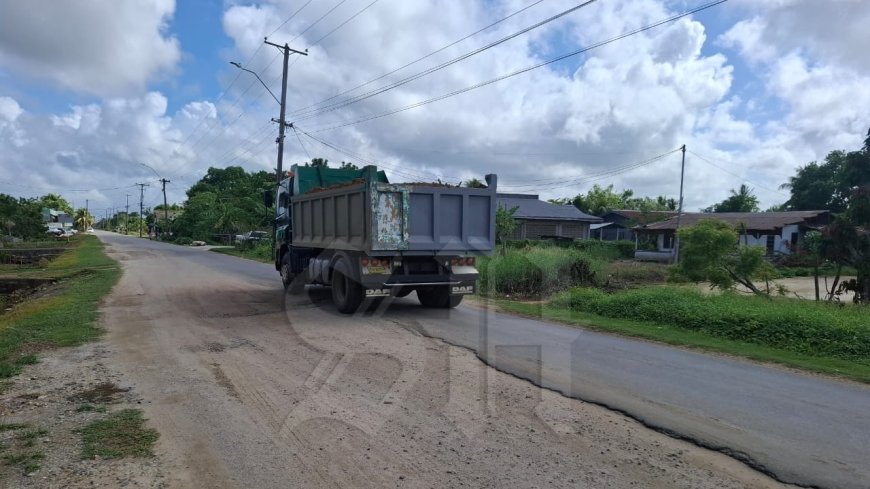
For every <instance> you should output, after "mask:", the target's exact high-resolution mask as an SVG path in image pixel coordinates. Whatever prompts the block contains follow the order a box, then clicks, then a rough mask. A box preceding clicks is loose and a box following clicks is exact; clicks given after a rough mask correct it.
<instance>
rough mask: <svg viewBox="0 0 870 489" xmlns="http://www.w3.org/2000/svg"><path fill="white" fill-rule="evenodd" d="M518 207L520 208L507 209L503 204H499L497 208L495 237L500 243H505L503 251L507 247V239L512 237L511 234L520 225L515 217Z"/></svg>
mask: <svg viewBox="0 0 870 489" xmlns="http://www.w3.org/2000/svg"><path fill="white" fill-rule="evenodd" d="M517 209H519V207H512V208H510V209H506V208H504V207H502V206H498V207H497V208H496V210H495V239H496V241H498V242H499V243H502V244H504V248H503V249H502V253H504V250H505V249H507V240H509V239H510V237H511V234H513V232H514V230H515V229H516V228H517V226H519V222H517V220H516V219H515V218H514V214H516V212H517Z"/></svg>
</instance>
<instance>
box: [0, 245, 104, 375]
mask: <svg viewBox="0 0 870 489" xmlns="http://www.w3.org/2000/svg"><path fill="white" fill-rule="evenodd" d="M73 242H74V243H75V246H74V247H73V248H71V249H70V250H67V251H65V252H64V253H63V254H61V255H60V256H58V257H57V258H56V259H55V260H53V261H52V262H50V263H49V264H48V265H47V266H46V268H45V269H43V270H40V271H39V274H40V275H41V276H44V277H50V278H56V279H59V280H61V282H60V285H59V289H58V291H56V292H55V293H53V294H47V295H46V296H43V297H38V298H36V299H32V300H28V301H25V302H24V303H22V304H20V305H18V306H17V307H16V308H15V309H13V310H12V311H10V312H8V313H6V314H4V315H2V316H0V378H9V377H12V376H14V375H17V374H18V373H19V372H20V371H21V368H22V367H23V366H24V365H27V364H28V363H27V362H29V361H31V360H32V361H36V356H35V355H34V352H35V351H40V350H41V349H44V348H42V346H41V345H51V346H53V347H57V346H73V345H79V344H81V343H84V342H87V341H90V340H93V339H95V338H96V337H97V336H99V334H100V333H101V330H100V329H99V328H97V327H96V325H95V323H96V320H97V318H98V313H97V304H98V302H99V301H100V299H102V297H103V296H104V295H106V294H107V293H108V292H109V290H111V288H112V286H113V285H114V284H115V283H116V282H117V280H118V278H119V277H120V275H121V271H120V269H119V268H118V267H117V265H116V264H115V262H114V261H112V260H111V259H110V258H109V257H108V256H106V254H105V253H104V252H103V245H102V243H100V241H99V240H98V239H97V238H96V237H95V236H77V237H76V238H74V239H73ZM22 352H26V353H25V354H21V353H22Z"/></svg>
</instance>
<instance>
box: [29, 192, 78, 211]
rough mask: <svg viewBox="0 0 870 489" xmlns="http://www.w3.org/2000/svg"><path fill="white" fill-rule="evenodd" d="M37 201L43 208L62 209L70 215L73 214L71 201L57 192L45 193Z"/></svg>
mask: <svg viewBox="0 0 870 489" xmlns="http://www.w3.org/2000/svg"><path fill="white" fill-rule="evenodd" d="M36 202H37V203H38V204H39V205H40V206H41V207H43V208H47V209H54V210H56V211H62V212H65V213H66V214H69V215H72V213H73V208H72V206H71V205H70V203H69V202H67V200H66V199H64V198H63V197H61V196H60V195H57V194H45V195H43V196H42V197H40V198H38V199H37V200H36Z"/></svg>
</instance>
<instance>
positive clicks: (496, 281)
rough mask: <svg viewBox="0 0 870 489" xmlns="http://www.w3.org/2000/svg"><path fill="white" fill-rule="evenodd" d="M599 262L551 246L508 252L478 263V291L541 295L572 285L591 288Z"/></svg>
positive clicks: (584, 255) (598, 269)
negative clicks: (479, 285)
mask: <svg viewBox="0 0 870 489" xmlns="http://www.w3.org/2000/svg"><path fill="white" fill-rule="evenodd" d="M602 266H603V263H602V262H601V261H600V260H598V259H596V258H594V257H592V256H590V255H589V254H588V253H585V252H583V251H579V250H575V249H563V248H559V247H553V246H534V247H528V248H524V249H521V250H517V249H508V250H507V252H506V253H505V254H503V255H494V256H492V257H483V258H481V260H480V262H479V267H478V268H479V270H480V282H479V283H480V284H481V290H482V291H483V292H485V293H500V294H511V295H520V296H541V295H546V294H549V293H551V292H554V291H557V290H560V289H564V288H567V287H570V286H574V285H594V284H595V283H596V280H597V277H598V276H599V275H600V274H601V269H602Z"/></svg>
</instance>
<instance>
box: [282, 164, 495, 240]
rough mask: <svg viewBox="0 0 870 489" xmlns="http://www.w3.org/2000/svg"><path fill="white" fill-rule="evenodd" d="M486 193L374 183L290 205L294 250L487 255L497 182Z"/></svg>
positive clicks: (310, 195) (313, 194)
mask: <svg viewBox="0 0 870 489" xmlns="http://www.w3.org/2000/svg"><path fill="white" fill-rule="evenodd" d="M486 180H487V183H488V187H487V188H466V187H450V186H443V185H438V184H424V183H423V184H421V183H414V184H389V183H384V182H382V181H378V179H376V178H367V179H364V181H362V182H359V183H355V182H354V183H350V184H348V185H346V186H339V187H336V188H326V189H318V190H317V191H310V192H307V193H304V194H301V195H294V196H293V197H292V198H291V199H290V221H291V226H290V230H289V231H290V232H291V233H292V243H293V246H297V247H308V248H323V249H336V250H353V251H365V252H368V253H371V254H372V255H378V254H379V252H383V253H384V254H395V252H396V251H400V252H402V254H406V255H432V254H457V253H487V252H489V251H491V250H492V249H493V248H494V245H495V219H494V216H495V210H496V205H497V200H496V177H495V175H488V176H487V179H486Z"/></svg>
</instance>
